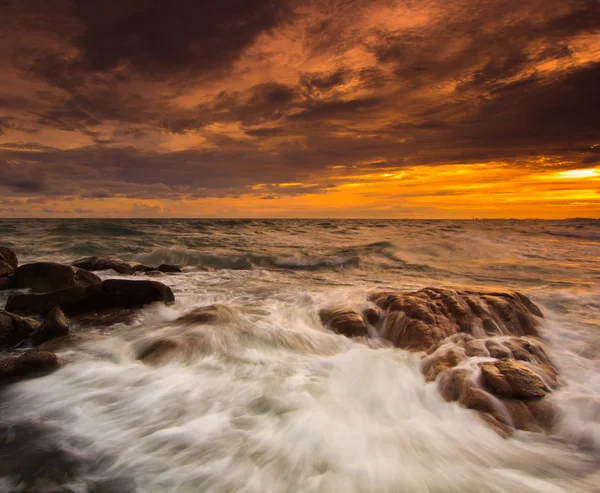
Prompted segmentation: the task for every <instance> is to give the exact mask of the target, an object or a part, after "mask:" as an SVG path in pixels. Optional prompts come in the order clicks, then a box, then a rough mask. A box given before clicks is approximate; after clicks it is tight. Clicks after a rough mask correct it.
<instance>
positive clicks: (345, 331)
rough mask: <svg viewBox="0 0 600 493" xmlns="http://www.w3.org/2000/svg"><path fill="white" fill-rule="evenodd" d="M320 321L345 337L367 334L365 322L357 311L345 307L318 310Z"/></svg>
mask: <svg viewBox="0 0 600 493" xmlns="http://www.w3.org/2000/svg"><path fill="white" fill-rule="evenodd" d="M319 318H320V319H321V323H322V324H323V325H324V326H326V327H328V328H330V329H331V330H333V331H334V332H336V333H338V334H341V335H344V336H346V337H360V336H366V335H368V333H369V332H368V330H367V324H366V323H365V321H364V320H363V318H362V316H361V315H360V314H359V313H356V312H354V311H352V310H346V309H343V308H342V309H323V310H321V311H320V312H319Z"/></svg>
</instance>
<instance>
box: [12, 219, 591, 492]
mask: <svg viewBox="0 0 600 493" xmlns="http://www.w3.org/2000/svg"><path fill="white" fill-rule="evenodd" d="M0 243H1V244H4V245H6V246H9V247H11V248H13V249H14V250H15V251H16V252H17V253H18V255H19V258H20V261H21V263H25V262H29V261H34V260H52V261H59V262H71V261H74V260H76V259H78V258H80V257H83V256H87V255H106V256H116V257H120V258H122V259H126V260H136V261H140V262H144V263H147V264H154V265H157V264H160V263H173V264H181V265H185V266H186V267H185V269H184V273H182V274H177V275H170V276H163V277H161V278H160V279H159V280H161V281H162V282H165V283H166V284H168V285H169V286H171V287H172V289H173V291H174V293H175V296H176V303H175V304H174V305H172V306H169V307H165V306H150V307H147V308H145V309H143V310H141V311H140V315H139V317H138V319H137V320H136V321H135V323H133V324H131V325H125V326H116V327H113V328H112V329H110V330H106V331H102V332H101V333H100V332H99V331H94V329H88V331H89V332H90V334H92V335H93V337H91V336H90V337H89V340H84V341H83V342H82V343H81V345H80V346H77V347H75V348H70V349H66V350H65V351H64V353H62V356H63V357H65V358H67V359H70V360H72V361H71V363H70V364H68V365H66V366H64V367H63V368H62V369H60V370H59V371H57V372H56V373H54V374H52V375H49V376H46V377H43V378H39V379H35V380H30V381H26V382H22V383H19V384H16V385H13V386H10V387H8V388H6V389H5V390H4V391H3V392H2V393H1V394H0V491H2V492H4V491H6V492H13V493H17V492H36V493H41V492H46V491H47V492H77V493H80V492H81V493H84V492H89V493H109V492H110V493H133V492H173V493H188V492H210V493H234V492H244V493H265V492H273V493H275V492H277V493H279V492H281V493H284V492H285V493H287V492H311V493H312V492H314V493H317V492H319V493H329V492H332V493H333V492H340V493H342V492H343V493H366V492H382V493H383V492H386V493H387V492H390V493H391V492H402V493H404V492H406V493H425V492H427V493H488V492H489V493H500V492H512V493H514V492H519V493H534V492H535V493H559V492H560V493H577V492H582V493H590V492H600V332H599V330H600V263H599V260H600V221H594V220H584V219H580V220H570V221H510V220H507V221H409V220H407V221H370V220H365V221H350V220H348V221H338V220H336V221H327V220H314V221H308V220H118V221H117V220H19V221H11V220H4V221H0ZM206 267H208V268H209V269H205V268H206ZM101 276H102V277H105V278H106V277H117V275H116V274H115V273H111V272H103V273H101ZM118 277H126V276H118ZM427 286H449V287H465V286H466V287H469V288H471V289H498V288H502V289H510V290H519V291H521V292H523V293H525V294H527V295H528V296H530V297H531V298H532V299H533V300H534V301H535V302H536V303H537V304H538V305H539V306H540V307H541V309H542V310H543V312H544V313H545V315H546V319H545V320H544V322H543V326H542V328H541V332H542V334H543V336H544V338H545V339H546V341H547V344H548V347H549V352H550V354H551V357H552V358H553V360H554V361H555V363H556V365H557V366H558V368H559V371H560V374H561V378H562V383H563V385H562V387H561V388H560V389H559V390H557V391H556V392H555V393H554V394H553V395H552V396H551V397H550V398H551V399H552V400H553V401H554V402H555V403H556V404H557V405H558V406H559V408H560V410H561V419H560V422H559V423H558V425H557V427H556V429H555V431H554V432H553V433H552V434H550V435H545V434H536V433H527V432H517V433H516V435H515V436H514V438H512V439H508V440H505V439H502V438H500V437H499V436H498V435H496V434H495V433H494V432H493V431H491V430H490V429H489V428H488V427H486V426H485V425H484V424H483V423H482V422H481V421H480V420H479V419H478V418H477V417H476V415H475V414H474V413H473V412H472V411H469V410H467V409H463V408H461V407H459V406H458V405H457V404H456V403H446V402H444V401H443V400H442V398H441V397H440V396H439V395H438V392H437V389H436V386H435V384H432V383H425V382H424V380H423V377H422V375H421V374H420V370H419V362H420V357H419V355H418V354H413V353H409V352H406V351H402V350H399V349H389V348H386V349H370V348H368V347H367V346H365V345H363V344H359V343H355V342H352V341H351V340H349V339H346V338H344V337H342V336H338V335H336V334H333V333H331V332H329V331H327V330H325V329H324V328H323V327H322V325H321V323H320V322H319V319H318V310H319V309H320V308H323V307H326V306H339V305H344V304H352V305H354V306H356V305H358V306H359V305H360V304H361V303H363V304H364V303H365V301H364V300H365V296H366V294H367V293H369V292H370V291H372V290H377V289H386V290H387V289H393V290H398V291H410V290H416V289H419V288H423V287H427ZM0 296H4V298H2V297H0V306H2V304H3V303H4V300H5V297H6V293H4V294H2V293H0ZM212 303H222V304H225V305H226V306H228V307H229V308H230V309H231V310H230V313H228V316H227V318H226V319H224V320H223V321H222V322H221V323H218V324H212V325H201V326H185V327H183V326H181V325H178V324H177V323H174V322H173V321H174V320H175V319H176V318H177V317H178V316H180V315H181V314H183V313H185V312H187V311H189V310H191V309H192V308H195V307H200V306H204V305H208V304H212ZM158 337H172V338H175V339H177V340H179V341H183V346H184V348H185V350H183V351H181V353H180V354H179V356H178V357H176V358H175V359H173V360H172V361H170V362H168V363H167V364H164V365H162V366H147V365H144V364H143V363H141V362H140V361H138V360H137V359H136V358H135V354H136V351H138V350H139V348H140V347H142V346H143V345H144V344H147V343H148V341H152V340H154V339H155V338H158Z"/></svg>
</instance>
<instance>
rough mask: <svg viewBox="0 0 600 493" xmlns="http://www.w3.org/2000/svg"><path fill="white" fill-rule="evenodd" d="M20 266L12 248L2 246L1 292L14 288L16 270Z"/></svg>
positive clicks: (0, 250)
mask: <svg viewBox="0 0 600 493" xmlns="http://www.w3.org/2000/svg"><path fill="white" fill-rule="evenodd" d="M18 266H19V262H18V260H17V255H16V254H15V252H13V251H12V250H11V249H10V248H6V247H3V246H0V291H2V290H4V289H10V288H11V287H12V282H13V277H14V273H15V269H16V268H17V267H18Z"/></svg>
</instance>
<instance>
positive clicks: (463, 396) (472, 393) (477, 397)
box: [458, 385, 497, 414]
mask: <svg viewBox="0 0 600 493" xmlns="http://www.w3.org/2000/svg"><path fill="white" fill-rule="evenodd" d="M458 402H459V403H460V404H461V405H462V406H463V407H466V408H467V409H473V410H475V411H481V412H483V413H492V414H493V413H495V412H496V411H497V406H496V405H494V401H493V398H492V396H491V395H490V394H488V393H487V392H484V391H483V390H481V389H479V388H477V387H476V386H475V385H464V386H463V388H462V390H461V392H460V395H459V398H458Z"/></svg>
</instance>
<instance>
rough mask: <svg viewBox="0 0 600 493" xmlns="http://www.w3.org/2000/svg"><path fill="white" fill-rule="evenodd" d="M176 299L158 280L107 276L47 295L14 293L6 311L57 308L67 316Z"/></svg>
mask: <svg viewBox="0 0 600 493" xmlns="http://www.w3.org/2000/svg"><path fill="white" fill-rule="evenodd" d="M174 301H175V297H174V295H173V291H171V288H169V287H168V286H167V285H165V284H163V283H160V282H158V281H148V280H140V281H138V280H125V279H107V280H105V281H102V283H100V284H93V285H90V286H85V287H82V286H78V287H73V288H67V289H61V290H59V291H54V292H52V293H45V294H14V295H12V296H9V297H8V300H7V302H6V310H7V311H10V312H12V313H16V314H19V315H41V316H45V315H47V314H48V312H50V310H52V309H53V308H54V307H59V308H60V309H61V310H62V311H63V312H64V313H65V314H67V315H79V314H82V313H87V312H94V311H101V310H106V309H112V308H118V309H121V308H141V307H142V306H144V305H147V304H150V303H154V302H162V303H165V304H171V303H173V302H174Z"/></svg>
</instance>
